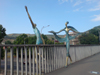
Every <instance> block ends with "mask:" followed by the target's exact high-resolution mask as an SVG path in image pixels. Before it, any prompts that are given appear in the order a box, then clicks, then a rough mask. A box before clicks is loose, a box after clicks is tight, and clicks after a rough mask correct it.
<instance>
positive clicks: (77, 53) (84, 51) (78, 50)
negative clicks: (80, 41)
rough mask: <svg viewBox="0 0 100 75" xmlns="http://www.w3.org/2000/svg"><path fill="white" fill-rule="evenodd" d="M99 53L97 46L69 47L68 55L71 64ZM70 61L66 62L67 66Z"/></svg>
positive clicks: (99, 48)
mask: <svg viewBox="0 0 100 75" xmlns="http://www.w3.org/2000/svg"><path fill="white" fill-rule="evenodd" d="M99 52H100V46H99V45H81V46H71V47H70V55H71V58H72V60H73V63H74V62H76V61H79V60H82V59H84V58H86V57H89V56H92V55H94V54H96V53H99ZM69 63H70V61H69V60H68V64H69Z"/></svg>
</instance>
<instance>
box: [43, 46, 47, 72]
mask: <svg viewBox="0 0 100 75" xmlns="http://www.w3.org/2000/svg"><path fill="white" fill-rule="evenodd" d="M44 51H45V73H47V55H46V53H47V48H46V47H45V50H44Z"/></svg>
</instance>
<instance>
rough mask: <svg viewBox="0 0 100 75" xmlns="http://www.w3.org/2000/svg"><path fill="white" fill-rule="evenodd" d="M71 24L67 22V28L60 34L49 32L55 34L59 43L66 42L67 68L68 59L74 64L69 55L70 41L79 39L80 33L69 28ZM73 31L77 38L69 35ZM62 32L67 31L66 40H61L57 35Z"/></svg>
mask: <svg viewBox="0 0 100 75" xmlns="http://www.w3.org/2000/svg"><path fill="white" fill-rule="evenodd" d="M68 23H69V22H66V23H65V25H66V27H65V28H64V29H62V30H60V31H59V32H54V31H49V32H50V33H53V34H54V36H55V38H56V39H57V40H58V41H59V42H66V49H67V53H66V65H65V67H67V65H68V63H67V62H68V57H69V58H70V62H71V63H72V59H71V56H70V54H69V49H70V40H72V39H74V38H75V37H77V36H78V35H79V34H80V33H79V32H78V31H77V30H76V29H75V28H74V27H72V26H67V24H68ZM70 30H71V31H73V32H76V33H77V34H76V35H75V36H70V35H69V34H68V33H69V31H70ZM62 31H65V33H66V37H65V38H60V37H58V36H57V33H60V32H62Z"/></svg>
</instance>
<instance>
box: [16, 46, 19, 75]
mask: <svg viewBox="0 0 100 75" xmlns="http://www.w3.org/2000/svg"><path fill="white" fill-rule="evenodd" d="M16 63H17V65H16V66H17V75H19V52H18V47H17V49H16Z"/></svg>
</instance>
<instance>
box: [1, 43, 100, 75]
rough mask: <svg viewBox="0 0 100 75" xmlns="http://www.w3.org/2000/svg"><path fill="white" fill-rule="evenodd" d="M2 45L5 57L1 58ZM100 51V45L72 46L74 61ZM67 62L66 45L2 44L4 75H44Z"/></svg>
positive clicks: (2, 70)
mask: <svg viewBox="0 0 100 75" xmlns="http://www.w3.org/2000/svg"><path fill="white" fill-rule="evenodd" d="M2 47H3V48H4V52H5V54H4V55H5V56H4V59H1V54H2V53H1V50H3V49H2ZM9 49H10V51H9ZM99 52H100V46H99V45H79V46H71V48H70V54H71V58H72V60H73V63H74V62H76V61H79V60H81V59H83V58H86V57H89V56H91V55H94V54H96V53H99ZM8 53H9V54H10V55H8ZM65 63H66V46H65V45H0V73H3V74H4V75H44V74H45V73H49V72H51V71H54V70H56V69H59V68H62V67H64V66H65ZM68 63H69V61H68Z"/></svg>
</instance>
